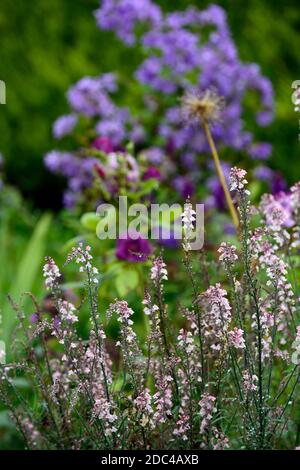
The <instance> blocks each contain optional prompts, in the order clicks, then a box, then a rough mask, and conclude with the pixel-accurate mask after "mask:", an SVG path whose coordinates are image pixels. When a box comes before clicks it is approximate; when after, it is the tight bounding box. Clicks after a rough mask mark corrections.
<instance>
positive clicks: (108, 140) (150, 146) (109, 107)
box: [45, 0, 281, 208]
mask: <svg viewBox="0 0 300 470" xmlns="http://www.w3.org/2000/svg"><path fill="white" fill-rule="evenodd" d="M95 17H96V20H97V24H98V26H99V27H100V28H101V29H102V30H105V31H113V32H115V34H116V35H117V36H118V37H119V38H120V39H121V40H122V41H123V42H124V43H125V44H126V46H129V47H135V48H140V49H141V53H142V54H143V57H144V59H143V60H142V62H141V63H140V64H139V66H138V67H137V69H136V70H134V71H133V77H132V80H136V97H137V98H138V99H139V100H140V105H141V107H140V115H139V117H138V118H135V117H134V116H132V115H131V112H130V110H129V109H128V108H127V107H122V106H120V105H117V104H116V102H115V96H114V95H115V94H116V92H118V85H117V79H116V75H115V74H113V73H105V74H103V75H101V76H98V77H84V78H82V79H81V80H79V81H78V82H77V83H76V84H75V85H73V86H72V87H71V88H70V89H69V91H68V93H67V98H68V102H69V105H70V108H71V112H70V114H68V115H64V116H61V117H60V118H59V119H58V120H57V121H56V122H55V123H54V125H53V133H54V136H55V138H56V139H61V138H62V137H64V136H66V135H69V134H72V133H73V132H76V133H78V137H80V142H81V146H83V147H84V148H79V149H78V151H76V152H74V154H66V153H65V152H56V151H55V152H50V154H48V155H47V156H46V159H45V162H46V166H47V168H48V169H50V171H54V172H57V173H60V174H62V175H64V176H65V177H66V178H67V179H68V190H67V192H66V194H65V196H64V203H65V205H66V206H67V207H73V206H74V205H76V203H77V201H78V200H80V198H81V196H82V193H83V192H84V191H85V189H87V188H89V186H90V185H91V184H92V182H93V180H94V178H95V176H96V175H95V172H93V167H94V164H95V159H94V158H93V155H92V156H91V155H90V148H91V147H92V148H94V149H98V150H100V151H102V152H104V153H111V152H113V151H119V150H122V149H124V145H125V144H126V143H128V142H130V141H131V142H133V143H134V144H136V146H137V149H138V151H141V149H143V151H142V152H141V153H142V155H143V157H145V160H146V162H147V164H149V165H150V166H153V165H154V166H157V165H159V167H160V168H159V172H158V171H157V169H155V170H154V171H155V173H156V175H157V177H158V178H160V179H161V180H162V181H164V180H168V181H171V184H172V187H173V188H174V189H175V190H176V191H177V192H178V193H179V194H180V195H181V196H182V197H183V198H184V199H185V198H187V197H188V196H192V194H193V193H194V191H195V188H196V185H197V183H198V182H199V180H200V179H201V178H203V176H202V175H203V174H206V173H203V172H202V171H201V170H202V169H204V170H206V168H207V166H208V167H209V164H208V165H207V164H206V162H205V161H204V159H203V162H202V163H201V162H199V159H198V157H199V154H200V155H201V154H203V153H206V152H208V150H209V147H208V144H207V140H206V137H205V135H204V133H203V132H202V129H201V128H199V126H195V125H194V123H192V122H190V123H186V125H183V123H182V112H181V107H180V105H179V103H178V97H179V96H182V95H187V94H189V92H191V91H193V90H194V89H196V90H197V93H203V92H206V90H208V89H212V90H215V92H216V93H217V94H218V95H220V96H221V97H222V98H223V99H224V103H225V106H224V109H222V111H221V112H220V120H219V121H218V122H215V123H214V124H213V126H212V134H213V137H214V140H215V142H216V144H217V145H223V146H226V147H229V148H231V149H235V150H236V151H238V152H240V153H243V154H247V155H248V156H249V157H250V160H251V161H259V162H261V161H265V160H266V159H267V158H268V157H269V156H270V154H271V151H272V148H271V146H270V144H268V143H266V142H260V143H257V142H254V139H253V135H252V134H251V133H250V132H248V131H247V130H246V129H245V126H244V120H243V108H244V107H243V104H242V103H243V100H244V98H245V95H246V94H247V92H248V91H249V90H254V91H256V92H257V93H258V94H259V98H260V107H259V108H257V110H255V112H256V121H257V124H258V125H259V126H266V125H267V124H269V123H270V122H271V120H272V116H273V89H272V85H271V83H270V82H269V80H268V79H267V78H266V77H264V76H263V75H262V74H261V72H260V69H259V66H258V65H256V64H245V63H243V62H242V61H241V60H240V59H239V56H238V52H237V50H236V47H235V44H234V42H233V39H232V37H231V33H230V30H229V27H228V24H227V18H226V14H225V12H224V10H223V9H222V8H221V7H219V6H218V5H210V6H209V7H208V8H207V9H205V10H198V9H197V8H194V7H189V8H187V9H186V10H185V11H176V12H172V13H168V14H165V13H163V12H162V11H161V9H160V7H159V6H158V5H157V4H155V3H154V2H152V1H151V0H102V1H101V5H100V7H99V9H98V10H97V11H96V12H95ZM80 126H85V127H83V128H81V127H80ZM82 135H84V139H83V138H82ZM77 144H78V139H77ZM86 147H88V151H86V150H87V149H86ZM67 155H68V156H67ZM199 167H201V168H199ZM264 168H266V167H265V166H261V168H260V170H258V171H257V176H258V177H259V178H261V179H262V180H263V181H267V182H268V183H270V184H272V182H274V185H275V184H276V185H277V186H278V185H280V184H281V180H280V181H278V184H277V182H275V180H274V178H273V179H272V176H270V174H266V171H263V169H264ZM209 169H210V168H209ZM152 173H153V170H152V171H150V173H149V176H148V175H146V176H145V179H147V178H148V177H152ZM228 173H229V172H228ZM155 177H156V176H155ZM276 181H277V180H276ZM210 186H213V197H212V198H211V199H210V201H209V202H210V203H211V204H212V205H214V206H216V205H217V206H218V207H219V208H221V207H224V196H223V190H222V188H221V187H220V185H219V183H218V181H216V180H215V179H212V180H210V181H209V187H210ZM210 189H211V188H210ZM275 189H276V188H275Z"/></svg>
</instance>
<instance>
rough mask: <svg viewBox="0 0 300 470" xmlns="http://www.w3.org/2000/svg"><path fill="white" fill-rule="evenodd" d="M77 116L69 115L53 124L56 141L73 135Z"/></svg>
mask: <svg viewBox="0 0 300 470" xmlns="http://www.w3.org/2000/svg"><path fill="white" fill-rule="evenodd" d="M77 120H78V118H77V116H76V115H75V114H68V115H66V116H61V117H59V118H58V119H57V120H56V121H55V122H54V124H53V135H54V137H55V138H56V139H61V138H62V137H64V136H65V135H69V134H71V132H72V131H73V129H74V127H75V126H76V124H77Z"/></svg>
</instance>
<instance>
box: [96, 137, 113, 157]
mask: <svg viewBox="0 0 300 470" xmlns="http://www.w3.org/2000/svg"><path fill="white" fill-rule="evenodd" d="M92 146H93V147H94V148H95V149H97V150H101V151H102V152H105V153H110V152H113V150H114V146H113V143H112V141H111V139H109V138H108V137H97V138H96V139H95V140H94V141H93V142H92Z"/></svg>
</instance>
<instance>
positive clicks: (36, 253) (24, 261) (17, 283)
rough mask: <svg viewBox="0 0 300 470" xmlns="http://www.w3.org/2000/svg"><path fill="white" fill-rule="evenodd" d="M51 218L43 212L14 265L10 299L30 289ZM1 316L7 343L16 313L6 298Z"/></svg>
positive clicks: (38, 266) (41, 257)
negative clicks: (16, 265) (17, 262)
mask: <svg viewBox="0 0 300 470" xmlns="http://www.w3.org/2000/svg"><path fill="white" fill-rule="evenodd" d="M51 219H52V216H51V214H44V215H43V216H42V217H41V219H40V220H39V221H38V223H37V225H36V227H35V229H34V232H33V234H32V236H31V238H30V240H29V242H28V244H27V246H26V248H25V249H24V254H23V257H22V258H21V260H20V263H19V265H18V267H16V270H15V278H14V279H13V281H12V285H11V287H10V290H9V292H8V294H10V296H11V297H12V299H14V300H16V301H18V300H19V297H20V295H21V294H22V293H23V292H28V291H31V290H32V287H33V284H34V281H35V279H36V276H37V274H38V272H39V270H40V268H41V264H42V262H43V256H44V252H45V246H46V239H47V234H48V231H49V227H50V223H51ZM2 316H3V340H4V341H5V342H6V344H7V345H8V340H9V338H10V335H11V332H12V329H13V327H14V323H15V320H16V313H15V312H14V310H13V308H12V307H11V305H10V303H9V301H8V299H6V300H5V301H4V305H3V308H2Z"/></svg>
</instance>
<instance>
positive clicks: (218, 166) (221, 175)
mask: <svg viewBox="0 0 300 470" xmlns="http://www.w3.org/2000/svg"><path fill="white" fill-rule="evenodd" d="M202 126H203V129H204V132H205V135H206V138H207V141H208V144H209V146H210V150H211V153H212V156H213V159H214V163H215V167H216V170H217V174H218V177H219V180H220V183H221V186H222V188H223V191H224V194H225V198H226V202H227V205H228V208H229V211H230V214H231V217H232V221H233V223H234V225H235V227H236V228H238V226H239V218H238V215H237V211H236V209H235V207H234V204H233V201H232V198H231V195H230V192H229V189H228V186H227V183H226V180H225V176H224V173H223V169H222V166H221V163H220V159H219V155H218V152H217V149H216V146H215V143H214V140H213V137H212V135H211V132H210V128H209V125H208V124H207V122H205V121H203V123H202Z"/></svg>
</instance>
